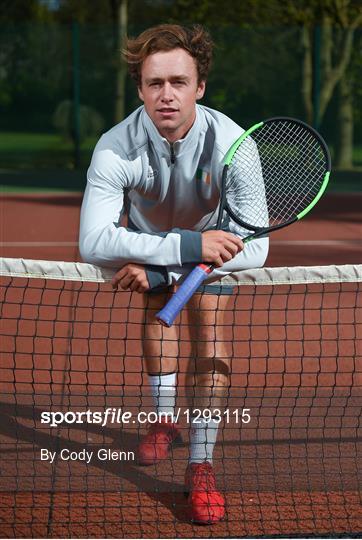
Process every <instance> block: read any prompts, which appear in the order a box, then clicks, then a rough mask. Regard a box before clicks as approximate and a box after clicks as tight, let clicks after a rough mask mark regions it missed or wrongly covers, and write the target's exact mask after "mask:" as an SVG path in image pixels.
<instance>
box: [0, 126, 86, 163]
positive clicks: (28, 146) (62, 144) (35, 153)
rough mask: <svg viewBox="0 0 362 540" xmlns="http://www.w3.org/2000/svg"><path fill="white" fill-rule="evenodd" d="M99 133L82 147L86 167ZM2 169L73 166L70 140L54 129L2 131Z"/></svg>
mask: <svg viewBox="0 0 362 540" xmlns="http://www.w3.org/2000/svg"><path fill="white" fill-rule="evenodd" d="M96 142H97V137H89V138H88V139H86V140H85V141H84V142H83V143H82V145H81V148H80V160H81V166H82V167H87V166H88V164H89V161H90V158H91V155H92V151H93V148H94V146H95V144H96ZM0 163H1V168H2V169H38V168H41V169H46V168H50V169H52V168H59V167H60V168H66V169H72V168H74V148H73V144H72V142H71V141H66V140H64V139H63V138H62V137H61V136H60V135H58V134H55V133H14V132H0Z"/></svg>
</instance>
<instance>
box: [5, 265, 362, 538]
mask: <svg viewBox="0 0 362 540" xmlns="http://www.w3.org/2000/svg"><path fill="white" fill-rule="evenodd" d="M0 273H1V317H2V319H1V336H2V337H1V366H0V382H1V398H0V399H1V403H0V406H1V423H0V452H1V465H0V467H1V475H0V492H1V497H0V501H1V502H0V535H1V536H2V537H64V538H66V537H83V538H84V537H121V538H168V537H172V538H174V537H189V538H190V537H197V538H199V537H217V538H220V537H223V538H225V537H241V536H248V537H252V536H298V535H301V536H314V535H315V536H323V535H326V536H331V535H333V536H337V537H341V536H349V537H350V536H358V534H359V531H360V525H361V517H362V516H361V491H360V486H361V479H360V472H361V467H360V463H361V460H360V458H361V456H360V454H359V452H360V442H361V423H360V411H361V371H362V370H361V339H362V315H361V304H362V301H361V288H362V286H361V281H362V266H361V265H344V266H338V267H336V266H328V267H296V268H269V269H268V268H265V269H258V270H248V271H244V272H241V273H239V274H237V275H235V276H229V277H228V278H224V280H223V282H224V283H226V284H232V285H234V286H235V292H234V294H233V295H232V298H231V299H230V301H229V304H228V307H227V309H226V312H225V313H224V316H223V318H222V326H223V328H222V329H220V328H215V341H217V340H218V339H219V336H220V335H221V334H220V332H221V330H222V332H223V333H224V334H225V336H226V338H225V339H226V340H227V341H228V343H229V346H230V356H231V375H230V386H229V387H228V389H227V401H226V405H225V411H228V412H227V413H225V412H224V413H223V416H222V421H221V423H220V428H219V436H218V442H217V444H216V448H215V452H214V468H215V471H216V478H217V485H218V488H219V489H220V491H222V492H223V493H224V495H225V499H226V508H227V516H226V519H225V520H224V521H222V522H220V523H218V524H215V525H213V526H204V527H201V528H200V526H197V525H195V524H191V523H189V521H188V519H187V507H186V499H185V498H184V494H183V491H184V485H183V475H184V470H185V467H186V465H187V460H188V438H189V427H190V426H189V416H188V411H189V409H188V406H189V405H188V403H189V395H190V388H188V387H187V382H186V381H187V378H186V375H187V370H188V369H189V368H188V365H189V364H188V359H189V357H190V355H192V354H193V353H192V350H193V349H192V345H193V344H192V343H191V341H192V340H191V338H190V333H189V330H190V329H189V320H188V319H187V317H186V313H185V312H184V313H182V315H181V318H180V319H179V321H178V323H177V329H178V332H179V334H178V338H177V350H178V352H177V359H178V368H179V369H178V387H177V388H178V389H177V406H178V411H179V425H180V430H181V431H182V434H183V441H184V442H183V443H182V444H180V445H179V446H177V447H175V448H173V450H172V454H171V458H170V459H169V460H165V461H164V462H162V464H160V465H155V466H152V467H148V468H142V467H140V466H138V465H137V456H136V448H137V444H138V441H139V437H140V435H142V434H144V433H145V432H146V423H145V421H146V420H149V419H150V416H149V415H148V414H149V413H152V410H153V408H152V397H151V392H150V387H149V382H148V378H147V374H146V372H145V368H144V365H143V362H142V354H143V352H142V341H143V339H144V330H145V325H146V324H147V323H146V319H145V312H146V311H147V310H150V309H151V308H150V306H148V307H147V305H146V308H145V306H144V304H143V300H142V297H141V296H140V295H137V294H135V293H129V292H124V291H118V292H117V293H114V292H113V291H112V288H111V286H110V283H109V281H110V279H111V277H112V271H110V270H107V269H101V268H97V267H94V266H92V265H87V264H81V263H61V262H50V261H30V260H22V259H2V260H1V271H0ZM217 309H218V305H216V310H217ZM155 324H156V323H155ZM162 332H163V330H162ZM162 339H163V338H162V334H161V337H160V341H161V342H162ZM161 345H162V343H161ZM161 350H162V347H161ZM191 390H193V391H194V390H195V389H191ZM107 410H108V412H106V411H107ZM125 412H126V413H128V416H127V419H128V422H126V419H125V417H124V416H123V417H122V416H121V415H122V413H125ZM44 413H46V414H47V415H48V416H46V415H45V417H44ZM80 413H83V415H80ZM95 413H98V414H99V416H98V420H99V419H100V421H98V422H97V421H95V420H96V418H97V417H96V415H95ZM140 413H142V414H143V416H142V419H141V417H140ZM147 415H148V416H147ZM135 419H136V420H135ZM44 420H45V421H44ZM47 420H49V421H48V422H47ZM87 452H88V454H87ZM90 453H92V456H91V457H90V458H88V456H90ZM52 456H54V459H53V461H52Z"/></svg>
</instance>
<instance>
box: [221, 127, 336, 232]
mask: <svg viewBox="0 0 362 540" xmlns="http://www.w3.org/2000/svg"><path fill="white" fill-rule="evenodd" d="M324 175H325V156H324V153H323V150H322V148H321V146H320V143H319V141H318V140H317V139H316V138H315V137H314V135H313V134H312V132H310V131H309V130H307V129H306V128H305V127H304V126H303V125H301V124H298V123H296V122H292V121H290V120H284V121H281V120H278V121H276V122H275V123H266V124H265V125H264V126H263V127H262V128H260V129H258V130H256V131H255V132H253V133H252V135H249V136H248V137H247V138H246V139H245V140H244V141H243V142H242V143H241V144H240V146H239V147H238V149H237V150H236V152H235V155H234V157H233V159H232V161H231V163H230V165H229V170H228V174H227V183H226V193H227V202H228V206H229V207H230V208H231V210H232V211H233V213H234V214H235V215H236V216H237V217H238V218H239V219H241V220H243V221H245V222H247V223H249V224H252V225H254V226H256V227H267V226H273V225H278V224H280V223H283V222H287V221H289V220H291V219H293V218H294V217H296V216H297V215H298V213H299V212H301V211H302V210H303V209H304V208H306V207H307V206H308V205H309V204H310V203H311V202H312V201H313V199H314V198H315V197H316V195H317V194H318V192H319V190H320V187H321V184H322V182H323V179H324Z"/></svg>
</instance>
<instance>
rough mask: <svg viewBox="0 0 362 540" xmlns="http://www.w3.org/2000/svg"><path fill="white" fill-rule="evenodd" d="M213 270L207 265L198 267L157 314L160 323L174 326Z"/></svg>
mask: <svg viewBox="0 0 362 540" xmlns="http://www.w3.org/2000/svg"><path fill="white" fill-rule="evenodd" d="M211 270H212V268H211V267H210V266H206V265H205V264H199V265H198V266H196V267H195V268H194V269H193V270H192V272H191V273H190V274H189V275H188V276H187V278H186V279H185V281H184V282H183V283H182V285H181V286H180V287H179V288H178V289H177V291H176V293H175V294H174V295H173V296H172V298H170V300H169V301H168V302H167V304H166V305H165V307H164V308H162V309H161V311H159V312H158V313H157V314H156V319H157V320H158V322H159V323H161V324H163V325H164V326H168V327H170V326H172V325H173V322H174V320H175V319H176V317H177V315H178V314H179V313H180V311H181V309H182V308H183V307H184V305H185V304H187V302H188V301H189V300H190V298H191V296H192V295H193V294H194V292H195V291H196V290H197V288H198V287H199V286H200V285H201V284H202V283H203V282H204V281H205V279H206V278H207V276H208V275H209V274H210V272H211Z"/></svg>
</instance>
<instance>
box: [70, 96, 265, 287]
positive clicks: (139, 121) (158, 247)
mask: <svg viewBox="0 0 362 540" xmlns="http://www.w3.org/2000/svg"><path fill="white" fill-rule="evenodd" d="M242 133H243V130H242V129H241V128H240V127H239V126H238V125H237V124H235V123H234V122H233V121H232V120H230V119H229V118H228V117H227V116H225V115H224V114H222V113H220V112H217V111H215V110H212V109H209V108H207V107H204V106H201V105H197V106H196V120H195V122H194V124H193V126H192V128H191V129H190V131H189V132H188V134H187V135H186V137H185V138H184V139H182V140H180V141H177V142H175V143H174V144H173V145H170V143H168V142H167V140H166V139H164V138H163V137H162V136H161V135H160V133H159V132H158V130H157V128H156V127H155V125H154V124H153V122H152V121H151V119H150V118H149V116H148V115H147V113H146V111H145V109H144V107H140V108H138V109H137V110H136V111H134V112H133V113H132V114H131V115H130V116H129V117H128V118H126V119H125V120H124V121H123V122H121V123H120V124H118V125H116V126H115V127H114V128H112V129H111V130H110V131H108V132H107V133H105V134H104V135H103V136H102V137H101V138H100V140H99V142H98V144H97V145H96V148H95V150H94V153H93V157H92V162H91V164H90V167H89V170H88V175H87V187H86V190H85V194H84V199H83V204H82V210H81V223H80V239H79V245H80V253H81V255H82V258H83V259H84V260H85V261H86V262H90V263H93V264H97V265H100V266H108V267H114V268H115V269H118V268H120V267H122V266H123V265H125V264H126V263H128V262H135V263H140V264H145V265H146V269H147V276H148V280H149V283H150V286H151V288H154V287H156V286H158V285H161V284H171V283H172V282H174V281H177V280H178V279H179V278H180V277H181V276H182V275H184V274H185V273H188V272H189V271H190V268H191V267H192V266H193V265H194V264H195V263H198V262H202V257H201V232H202V231H205V230H208V229H212V228H214V227H215V225H216V221H217V215H218V205H219V195H220V184H221V173H222V168H223V159H224V157H225V154H226V152H227V151H228V149H229V148H230V146H231V144H232V143H233V142H234V141H235V139H237V138H238V137H239V136H240V135H241V134H242ZM245 201H246V204H249V205H250V198H249V200H248V186H247V183H246V184H245ZM125 213H128V227H124V226H121V219H122V217H123V216H124V215H125ZM228 230H230V231H231V232H234V233H235V234H239V235H240V234H241V233H242V231H240V228H238V227H236V226H235V225H234V224H233V223H232V222H229V224H228ZM267 252H268V239H267V238H262V239H259V240H254V241H253V242H250V243H248V244H246V245H245V248H244V251H243V252H241V253H240V254H238V255H237V256H236V257H235V258H234V259H233V260H232V261H229V262H228V263H226V264H225V265H224V266H223V267H222V268H218V269H215V270H214V271H213V273H212V274H211V275H210V279H209V280H208V281H209V282H210V281H213V280H215V279H218V278H220V277H222V276H224V275H227V274H228V273H230V272H235V271H239V270H242V269H245V268H254V267H258V266H262V265H263V264H264V262H265V259H266V256H267Z"/></svg>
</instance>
